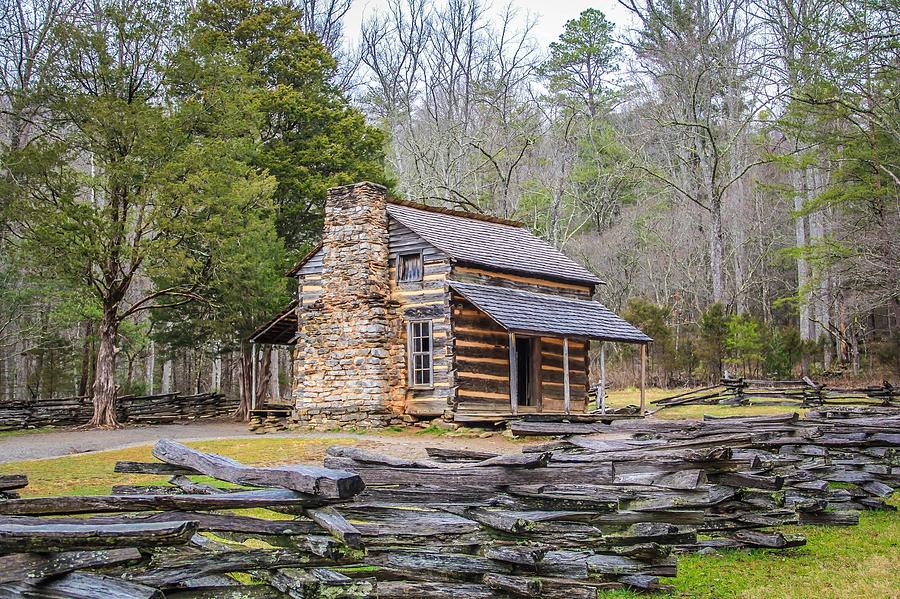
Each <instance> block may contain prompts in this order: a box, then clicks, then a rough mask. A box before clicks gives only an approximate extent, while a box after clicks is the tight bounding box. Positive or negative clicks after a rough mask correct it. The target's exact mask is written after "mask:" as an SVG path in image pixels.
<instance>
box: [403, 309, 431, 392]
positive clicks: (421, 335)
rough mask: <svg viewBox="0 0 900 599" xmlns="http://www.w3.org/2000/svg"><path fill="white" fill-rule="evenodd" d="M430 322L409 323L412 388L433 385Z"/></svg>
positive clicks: (417, 321) (410, 380)
mask: <svg viewBox="0 0 900 599" xmlns="http://www.w3.org/2000/svg"><path fill="white" fill-rule="evenodd" d="M432 350H433V343H432V339H431V321H430V320H414V321H412V322H410V323H409V384H410V386H412V387H431V386H433V384H434V352H433V351H432Z"/></svg>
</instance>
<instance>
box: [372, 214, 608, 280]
mask: <svg viewBox="0 0 900 599" xmlns="http://www.w3.org/2000/svg"><path fill="white" fill-rule="evenodd" d="M387 210H388V214H390V215H391V217H393V218H395V219H397V220H398V221H399V222H400V223H401V224H403V225H405V226H406V227H408V228H409V229H411V230H412V231H414V232H415V233H416V234H418V235H419V236H420V237H422V238H423V239H424V240H425V241H427V242H428V243H430V244H431V245H433V246H435V247H436V248H438V249H439V250H441V251H443V252H444V253H446V254H447V255H449V256H450V257H451V258H453V259H454V260H456V261H457V262H459V263H463V264H469V265H473V266H481V267H487V268H490V269H496V270H500V271H504V272H510V273H516V274H522V275H531V276H534V277H541V278H547V279H553V280H564V281H573V282H578V283H586V284H591V285H596V284H598V283H602V281H601V280H600V279H598V278H597V277H596V276H595V275H594V274H593V273H591V272H590V271H588V270H587V269H586V268H584V267H583V266H581V265H580V264H578V263H577V262H575V261H573V260H571V259H570V258H568V257H567V256H566V255H565V254H563V253H562V252H560V251H559V250H557V249H556V248H555V247H553V246H552V245H550V244H549V243H547V242H546V241H544V240H543V239H540V238H539V237H537V236H535V235H533V234H532V233H531V232H530V231H529V230H528V229H526V228H525V227H524V226H521V225H517V224H514V223H512V222H511V221H504V220H501V219H493V218H485V217H480V216H474V215H473V216H469V215H465V214H464V213H459V212H456V211H450V210H441V209H432V208H430V207H427V206H416V205H415V204H411V203H409V202H398V201H390V202H389V203H388V205H387Z"/></svg>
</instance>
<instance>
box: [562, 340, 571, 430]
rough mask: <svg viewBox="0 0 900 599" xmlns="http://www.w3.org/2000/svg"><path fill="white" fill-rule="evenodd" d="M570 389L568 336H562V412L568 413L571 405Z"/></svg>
mask: <svg viewBox="0 0 900 599" xmlns="http://www.w3.org/2000/svg"><path fill="white" fill-rule="evenodd" d="M571 399H572V397H571V391H570V389H569V338H568V337H563V412H565V413H566V414H568V413H569V409H570V407H571Z"/></svg>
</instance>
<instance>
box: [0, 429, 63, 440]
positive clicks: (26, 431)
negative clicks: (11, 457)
mask: <svg viewBox="0 0 900 599" xmlns="http://www.w3.org/2000/svg"><path fill="white" fill-rule="evenodd" d="M55 430H59V429H56V428H54V427H52V426H42V427H39V428H26V429H24V430H12V431H0V439H3V438H4V437H19V436H21V435H30V434H32V433H47V432H50V431H55Z"/></svg>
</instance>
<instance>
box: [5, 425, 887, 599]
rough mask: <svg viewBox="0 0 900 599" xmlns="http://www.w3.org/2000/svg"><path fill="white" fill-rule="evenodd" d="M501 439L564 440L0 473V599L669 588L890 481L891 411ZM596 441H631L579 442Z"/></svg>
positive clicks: (171, 453) (847, 515)
mask: <svg viewBox="0 0 900 599" xmlns="http://www.w3.org/2000/svg"><path fill="white" fill-rule="evenodd" d="M512 427H513V430H514V432H516V433H517V434H521V435H567V438H564V439H560V440H554V441H550V442H543V443H541V444H538V445H535V446H527V447H526V448H525V449H524V450H523V452H522V453H521V454H512V455H495V454H489V453H476V452H470V451H463V450H453V449H449V450H448V449H430V450H429V451H428V454H429V457H428V458H427V459H407V458H397V457H392V456H388V455H384V454H380V453H375V452H372V451H368V450H366V449H362V448H358V447H332V448H330V449H329V450H328V454H327V457H326V458H325V461H324V466H325V467H324V468H321V467H315V466H304V465H291V466H276V467H272V468H253V467H249V466H245V465H243V464H240V463H238V462H236V461H234V460H231V459H228V458H223V457H221V456H216V455H213V454H204V453H201V452H198V451H196V450H193V449H190V448H187V447H184V446H182V445H179V444H177V443H175V442H173V441H168V440H162V441H160V442H159V443H158V444H157V445H156V447H155V448H154V451H153V453H154V455H155V456H156V457H157V458H159V460H161V461H160V462H157V463H134V462H120V463H119V464H117V466H116V470H117V471H118V472H123V473H130V474H131V475H135V474H147V475H154V476H160V475H164V476H167V477H170V478H169V479H168V484H166V485H159V484H156V485H148V486H117V487H115V488H114V489H113V493H112V494H111V495H108V496H87V497H78V496H75V497H51V498H32V497H26V498H17V493H18V490H19V489H21V488H27V487H25V485H26V484H27V481H26V480H25V478H24V477H22V476H19V477H5V478H0V493H3V494H6V496H7V498H6V499H0V597H11V596H21V595H26V596H29V597H58V596H67V597H96V596H108V597H111V598H138V597H140V598H151V597H152V598H158V597H178V598H189V597H190V598H200V597H216V598H222V599H227V598H230V597H266V598H268V597H295V598H296V597H303V598H325V597H329V598H334V597H343V598H364V597H373V598H412V597H417V598H418V597H430V598H435V599H442V598H451V597H453V598H462V599H481V598H485V599H486V598H494V597H498V598H500V597H507V598H509V597H544V598H549V599H554V598H559V599H562V598H565V599H587V598H592V599H593V598H595V597H596V593H597V590H598V589H616V588H622V587H629V588H635V589H641V590H655V589H665V588H666V585H664V584H662V583H661V582H660V580H659V577H671V576H675V575H676V560H675V557H674V554H676V553H679V552H690V551H697V550H702V549H706V548H713V549H720V548H735V549H741V548H770V549H776V550H777V549H784V548H788V547H794V546H798V545H802V544H804V543H805V539H804V538H803V537H802V536H798V535H789V534H784V533H782V532H779V530H778V528H779V527H780V526H782V525H787V524H797V523H800V524H828V525H852V524H855V523H856V522H857V520H858V513H859V510H864V509H891V508H890V507H889V505H887V504H886V503H885V501H884V500H885V498H886V497H887V496H888V495H890V494H891V493H892V492H893V490H894V489H895V488H897V487H898V486H900V471H898V468H897V456H898V449H900V415H898V413H897V411H896V410H893V411H891V410H889V409H887V408H879V409H876V408H857V409H842V408H823V409H821V410H819V411H816V412H811V413H810V414H808V415H807V417H806V418H803V419H801V418H798V417H797V416H796V415H784V416H776V417H755V418H727V419H708V420H705V421H699V422H698V421H660V422H654V421H651V420H619V421H615V422H613V423H611V424H606V425H604V424H600V423H591V422H571V423H565V422H525V421H522V422H515V423H513V424H512ZM607 432H618V433H624V434H625V436H627V437H628V438H626V439H622V440H615V441H611V440H605V439H599V438H596V437H592V436H591V435H592V434H594V433H607ZM198 474H202V475H207V476H211V477H214V478H216V479H219V480H221V481H226V482H228V483H232V484H234V485H240V486H239V487H237V488H228V489H224V488H218V487H217V486H213V485H210V484H207V483H205V482H199V481H197V480H195V479H192V478H191V477H192V476H194V475H198ZM834 483H841V484H840V485H835V484H834ZM245 508H265V509H266V510H269V511H268V512H259V511H256V512H254V515H252V516H251V515H246V514H237V513H234V512H233V511H232V510H240V509H245ZM261 513H269V514H273V516H275V517H273V518H271V519H270V518H262V517H259V515H260V514H261ZM87 514H92V515H91V516H89V517H84V516H85V515H87ZM2 554H5V555H2ZM236 573H242V575H241V576H234V574H236ZM17 593H18V594H17Z"/></svg>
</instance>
